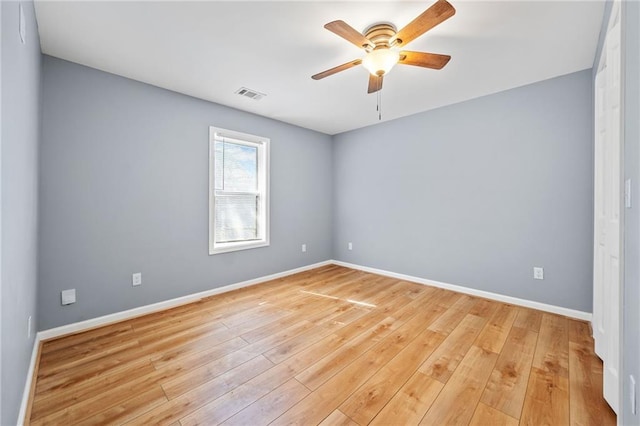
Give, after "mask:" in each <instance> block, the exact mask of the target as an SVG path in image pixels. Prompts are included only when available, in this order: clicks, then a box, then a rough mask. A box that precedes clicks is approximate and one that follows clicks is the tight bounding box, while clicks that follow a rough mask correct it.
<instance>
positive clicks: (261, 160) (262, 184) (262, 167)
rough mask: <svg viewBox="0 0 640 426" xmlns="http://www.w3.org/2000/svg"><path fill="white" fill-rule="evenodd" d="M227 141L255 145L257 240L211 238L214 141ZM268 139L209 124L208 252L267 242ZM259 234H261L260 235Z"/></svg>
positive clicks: (212, 233)
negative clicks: (257, 203) (256, 162)
mask: <svg viewBox="0 0 640 426" xmlns="http://www.w3.org/2000/svg"><path fill="white" fill-rule="evenodd" d="M216 140H226V141H228V142H233V143H239V144H243V145H249V146H255V147H257V148H258V191H257V192H258V194H260V195H261V196H260V197H259V199H260V202H259V207H261V208H262V209H263V210H264V213H263V214H259V215H258V235H259V237H260V238H259V239H258V240H250V241H233V242H227V243H216V242H215V223H214V221H215V199H216V196H215V191H216V189H215V177H216V174H215V142H216ZM269 144H270V139H269V138H265V137H262V136H256V135H251V134H248V133H242V132H237V131H234V130H228V129H222V128H220V127H214V126H211V127H209V255H214V254H219V253H229V252H233V251H238V250H248V249H253V248H258V247H267V246H269V228H270V226H269V198H270V197H269V187H270V185H269V177H270V156H269ZM260 234H262V235H260Z"/></svg>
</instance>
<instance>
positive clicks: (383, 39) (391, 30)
mask: <svg viewBox="0 0 640 426" xmlns="http://www.w3.org/2000/svg"><path fill="white" fill-rule="evenodd" d="M396 32H397V30H396V26H395V25H393V24H391V23H388V22H384V23H378V24H373V25H371V26H370V27H369V28H367V29H366V30H365V33H364V36H365V37H366V38H368V39H369V40H371V42H372V43H373V44H374V48H373V49H374V50H375V49H389V48H390V47H391V46H390V45H389V40H391V37H393V36H394V35H396ZM363 47H365V48H366V46H363Z"/></svg>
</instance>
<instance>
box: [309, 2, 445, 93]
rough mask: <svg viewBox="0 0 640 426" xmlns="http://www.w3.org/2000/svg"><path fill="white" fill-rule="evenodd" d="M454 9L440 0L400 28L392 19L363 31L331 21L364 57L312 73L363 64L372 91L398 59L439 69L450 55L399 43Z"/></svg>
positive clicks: (325, 74)
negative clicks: (417, 50) (416, 50)
mask: <svg viewBox="0 0 640 426" xmlns="http://www.w3.org/2000/svg"><path fill="white" fill-rule="evenodd" d="M455 13H456V10H455V9H454V7H453V6H451V4H450V3H449V2H448V1H447V0H438V1H436V2H435V3H434V4H433V5H431V7H429V8H428V9H427V10H425V11H424V12H422V14H420V15H419V16H418V17H417V18H415V19H414V20H413V21H411V22H409V24H408V25H407V26H406V27H404V28H402V29H401V30H400V31H396V27H395V25H393V24H391V23H378V24H374V25H372V26H370V27H369V28H367V29H366V30H365V32H364V34H362V33H360V32H358V31H356V30H355V29H354V28H353V27H351V26H350V25H349V24H347V23H346V22H344V21H333V22H329V23H328V24H326V25H325V26H324V27H325V28H326V29H328V30H329V31H331V32H332V33H335V34H337V35H339V36H340V37H342V38H343V39H345V40H347V41H348V42H350V43H353V44H355V45H356V46H358V47H360V48H362V49H364V50H365V52H367V53H366V55H365V56H364V57H363V58H362V59H355V60H353V61H351V62H347V63H346V64H342V65H338V66H337V67H333V68H330V69H328V70H326V71H323V72H321V73H318V74H316V75H313V76H311V78H313V79H314V80H320V79H322V78H325V77H328V76H330V75H333V74H336V73H338V72H340V71H344V70H347V69H349V68H353V67H355V66H357V65H360V64H362V65H363V66H364V67H365V68H366V69H367V70H368V71H369V73H370V75H369V89H368V91H367V93H373V92H377V91H379V90H380V89H382V79H383V77H384V75H386V74H387V73H388V72H389V71H390V70H391V68H393V66H394V65H395V64H397V63H399V64H403V65H414V66H417V67H423V68H431V69H436V70H439V69H442V67H444V66H445V65H446V64H447V62H449V59H451V56H449V55H440V54H437V53H426V52H412V51H410V50H399V47H403V46H405V45H407V44H409V43H410V42H411V41H413V40H414V39H416V38H418V37H420V36H421V35H422V34H424V33H426V32H427V31H429V30H430V29H432V28H433V27H435V26H436V25H438V24H440V23H442V22H444V21H445V20H447V19H448V18H450V17H452V16H453V15H454V14H455Z"/></svg>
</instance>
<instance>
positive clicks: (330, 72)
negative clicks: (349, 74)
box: [311, 59, 362, 80]
mask: <svg viewBox="0 0 640 426" xmlns="http://www.w3.org/2000/svg"><path fill="white" fill-rule="evenodd" d="M361 63H362V59H356V60H353V61H351V62H347V63H346V64H342V65H338V66H337V67H333V68H330V69H328V70H326V71H322V72H319V73H318V74H316V75H312V76H311V78H312V79H314V80H320V79H321V78H325V77H329V76H330V75H333V74H335V73H338V72H340V71H344V70H348V69H349V68H353V67H355V66H356V65H360V64H361Z"/></svg>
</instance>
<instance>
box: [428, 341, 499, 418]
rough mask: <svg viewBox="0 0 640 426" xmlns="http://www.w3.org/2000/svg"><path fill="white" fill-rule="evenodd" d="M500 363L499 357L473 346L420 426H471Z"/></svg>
mask: <svg viewBox="0 0 640 426" xmlns="http://www.w3.org/2000/svg"><path fill="white" fill-rule="evenodd" d="M497 359H498V354H496V353H494V352H491V351H488V350H486V349H483V348H480V347H478V346H471V348H470V349H469V351H468V352H467V354H466V355H465V357H464V358H463V359H462V362H460V365H459V366H458V368H457V369H456V371H455V372H454V373H453V375H452V376H451V378H450V379H449V381H448V382H447V384H446V385H445V387H444V388H443V389H442V391H441V392H440V394H439V395H438V397H437V398H436V400H435V402H434V403H433V405H432V406H431V408H430V409H429V411H427V414H425V416H424V417H423V418H422V421H421V422H420V424H421V425H445V424H446V425H467V424H469V422H470V421H471V418H472V417H473V413H474V411H475V408H476V405H477V404H478V402H479V401H480V397H481V395H482V391H483V389H484V387H485V385H486V383H487V380H488V379H489V375H490V374H491V371H492V370H493V367H494V366H495V363H496V360H497Z"/></svg>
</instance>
